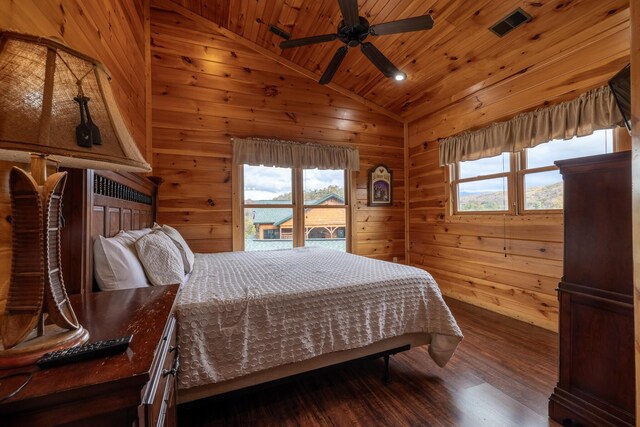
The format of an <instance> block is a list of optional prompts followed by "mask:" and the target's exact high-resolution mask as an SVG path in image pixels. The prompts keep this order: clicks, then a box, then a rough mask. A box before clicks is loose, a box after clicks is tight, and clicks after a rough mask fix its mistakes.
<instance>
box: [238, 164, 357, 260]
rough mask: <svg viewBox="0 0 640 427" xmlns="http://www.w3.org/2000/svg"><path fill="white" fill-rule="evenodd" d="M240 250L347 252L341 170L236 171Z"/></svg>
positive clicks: (259, 168) (248, 168)
mask: <svg viewBox="0 0 640 427" xmlns="http://www.w3.org/2000/svg"><path fill="white" fill-rule="evenodd" d="M239 173H241V174H242V180H239V181H242V182H243V185H242V198H241V200H242V206H241V211H242V212H244V238H243V243H244V250H246V251H253V250H268V249H286V248H292V247H296V246H320V247H327V248H332V249H338V250H342V251H347V248H348V242H347V236H348V233H347V229H348V215H347V211H348V207H349V206H348V198H347V197H346V191H345V189H346V188H348V187H347V173H346V172H345V171H344V170H319V169H290V168H275V167H265V166H249V165H244V166H240V167H239Z"/></svg>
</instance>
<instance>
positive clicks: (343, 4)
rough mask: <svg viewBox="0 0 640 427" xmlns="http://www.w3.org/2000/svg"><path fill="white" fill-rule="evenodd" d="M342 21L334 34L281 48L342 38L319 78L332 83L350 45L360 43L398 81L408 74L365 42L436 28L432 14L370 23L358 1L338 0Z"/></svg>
mask: <svg viewBox="0 0 640 427" xmlns="http://www.w3.org/2000/svg"><path fill="white" fill-rule="evenodd" d="M338 4H339V5H340V11H341V12H342V21H341V22H340V25H338V32H337V33H335V34H323V35H318V36H311V37H304V38H300V39H293V40H287V41H283V42H282V43H280V48H281V49H289V48H293V47H300V46H307V45H311V44H317V43H325V42H330V41H334V40H336V39H337V40H340V41H341V42H342V43H344V44H345V46H341V47H340V48H338V50H337V51H336V53H335V54H334V55H333V58H331V61H330V62H329V65H328V66H327V68H326V70H325V71H324V73H323V74H322V77H320V80H319V83H320V84H323V85H324V84H327V83H329V82H331V80H332V79H333V76H334V75H335V73H336V71H338V68H339V67H340V64H341V63H342V61H343V60H344V57H345V56H346V55H347V51H348V50H349V48H350V47H356V46H358V45H359V46H360V50H361V51H362V53H363V54H364V55H365V56H366V57H367V58H368V59H369V61H371V62H372V63H373V65H375V66H376V67H377V68H378V70H380V72H382V74H384V75H385V76H386V77H389V78H391V77H393V78H394V79H395V80H396V81H402V80H405V79H406V78H407V75H406V74H405V73H403V72H402V71H400V70H399V69H398V68H397V67H396V66H395V65H393V63H392V62H391V61H390V60H389V59H388V58H387V57H386V56H385V55H384V54H383V53H382V52H380V50H378V48H377V47H375V46H374V45H373V44H372V43H370V42H365V39H366V38H367V37H368V36H370V35H371V36H374V37H377V36H382V35H388V34H398V33H407V32H412V31H422V30H430V29H431V28H433V17H432V16H431V15H423V16H415V17H412V18H406V19H400V20H398V21H392V22H385V23H382V24H377V25H369V21H367V20H366V19H365V18H363V17H362V16H360V15H359V14H358V0H338Z"/></svg>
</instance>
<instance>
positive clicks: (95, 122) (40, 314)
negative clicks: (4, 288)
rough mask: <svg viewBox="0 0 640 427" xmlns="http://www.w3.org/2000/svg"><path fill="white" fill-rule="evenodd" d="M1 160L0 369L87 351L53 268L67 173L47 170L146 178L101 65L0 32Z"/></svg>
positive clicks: (35, 39)
mask: <svg viewBox="0 0 640 427" xmlns="http://www.w3.org/2000/svg"><path fill="white" fill-rule="evenodd" d="M0 160H8V161H11V162H19V163H28V162H30V163H31V169H30V173H28V172H26V171H24V170H22V169H20V168H18V167H13V168H12V170H11V173H10V178H9V187H10V193H11V209H12V215H11V221H12V222H11V228H12V236H11V238H12V249H13V251H12V260H11V279H10V282H9V291H8V297H7V303H6V307H5V310H4V313H2V314H1V317H0V322H1V324H0V337H1V338H2V345H1V346H0V368H11V367H16V366H22V365H27V364H31V363H34V362H35V361H36V360H37V359H38V358H40V357H41V356H42V355H43V354H44V353H47V352H50V351H54V350H58V349H62V348H66V347H71V346H74V345H78V344H81V343H84V342H86V341H87V339H88V338H89V334H88V332H87V331H86V330H85V329H84V328H83V327H82V325H80V324H79V323H78V320H77V318H76V316H75V313H74V312H73V308H72V307H71V304H70V303H69V299H68V296H67V293H66V290H65V286H64V279H63V275H62V270H61V262H60V228H61V204H62V194H63V190H64V186H65V182H66V172H60V173H54V174H52V175H51V176H49V177H47V164H48V163H49V164H51V163H55V164H57V165H59V166H64V167H70V168H81V169H107V170H121V171H132V172H148V171H150V170H151V167H150V166H149V164H148V163H147V162H146V161H145V160H144V158H143V157H142V155H141V154H140V151H139V150H138V149H137V147H136V144H135V141H134V140H133V138H132V136H131V134H130V133H129V131H128V129H127V127H126V125H125V123H124V121H123V119H122V117H121V115H120V112H119V110H118V107H117V105H116V102H115V99H114V96H113V93H112V91H111V85H110V77H109V75H108V73H107V71H106V70H105V68H104V67H103V66H102V64H100V63H99V62H98V61H96V60H94V59H92V58H90V57H88V56H86V55H84V54H82V53H79V52H76V51H74V50H72V49H70V48H68V47H66V46H64V45H63V44H60V43H57V42H55V41H53V40H49V39H46V38H41V37H34V36H30V35H25V34H19V33H13V32H8V31H0Z"/></svg>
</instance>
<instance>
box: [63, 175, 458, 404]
mask: <svg viewBox="0 0 640 427" xmlns="http://www.w3.org/2000/svg"><path fill="white" fill-rule="evenodd" d="M77 179H79V180H80V181H84V184H81V187H83V188H85V187H86V188H88V189H89V191H86V192H84V193H82V194H83V197H84V198H85V199H84V200H83V203H85V204H86V205H87V209H86V211H85V212H87V213H88V215H87V216H86V218H85V221H84V222H83V223H82V229H83V230H86V233H87V234H88V235H89V237H88V238H87V239H85V240H86V241H87V242H88V243H90V242H92V241H93V240H94V239H96V238H97V236H105V237H111V236H114V235H115V234H116V233H117V231H119V230H120V229H124V230H135V229H140V228H144V227H149V226H151V225H152V223H153V222H154V221H155V219H156V215H155V195H156V192H157V186H156V184H155V183H154V182H151V181H148V180H146V179H143V178H140V177H137V176H135V175H132V174H114V173H102V172H91V171H88V172H86V173H83V174H82V175H81V177H78V178H77ZM76 185H77V183H76ZM91 189H93V191H92V190H91ZM75 227H78V225H77V224H76V225H75ZM86 246H88V245H80V246H78V247H77V248H75V249H72V250H71V252H70V255H71V257H72V258H73V257H74V256H75V257H78V256H80V255H84V257H85V258H86V259H87V262H85V263H84V264H85V270H87V271H85V273H88V272H90V271H91V270H92V265H91V263H92V262H93V260H92V255H91V254H92V251H91V250H90V248H89V247H86ZM78 251H81V252H82V253H81V254H78V253H75V252H78ZM74 253H75V254H74ZM76 259H77V258H76ZM85 278H86V281H85V282H90V284H89V283H85V285H83V287H84V289H83V291H85V292H88V291H92V290H94V289H95V285H94V283H93V280H92V279H90V278H89V275H88V274H85ZM176 317H177V323H178V341H179V345H180V361H181V364H180V370H179V373H178V384H179V391H178V402H179V403H184V402H189V401H193V400H197V399H201V398H204V397H209V396H214V395H219V394H223V393H227V392H232V391H236V390H240V389H245V388H247V387H252V386H255V385H258V384H263V383H267V382H271V381H275V380H279V379H282V378H286V377H291V376H294V375H297V374H300V373H304V372H309V371H313V370H316V369H319V368H323V367H326V366H330V365H335V364H339V363H342V362H346V361H350V360H355V359H359V358H364V357H366V356H372V355H374V356H378V355H385V356H388V355H389V354H393V353H396V352H399V351H403V350H406V349H409V348H411V347H414V346H419V345H429V354H430V356H431V357H432V358H433V360H434V361H435V362H436V363H437V364H438V365H440V366H444V364H445V363H446V362H447V361H448V360H449V358H450V357H451V355H452V354H453V352H454V351H455V348H456V346H457V345H458V343H459V342H460V340H461V339H462V334H461V332H460V329H459V328H458V326H457V324H456V322H455V320H454V318H453V316H452V315H451V313H450V311H449V309H448V307H447V306H446V304H445V303H444V301H443V299H442V296H441V294H440V291H439V289H438V287H437V285H436V283H435V281H434V280H433V278H432V277H431V276H430V275H429V274H428V273H427V272H425V271H423V270H420V269H417V268H413V267H408V266H404V265H400V264H393V263H389V262H384V261H378V260H374V259H370V258H364V257H360V256H357V255H351V254H345V253H341V252H338V251H333V250H329V249H322V248H297V249H293V250H276V251H266V252H262V253H259V252H247V253H243V252H234V253H222V254H197V255H196V258H195V263H194V269H193V272H192V273H191V275H190V277H189V278H188V280H185V283H184V285H183V286H182V288H181V291H180V296H179V299H178V302H177V306H176Z"/></svg>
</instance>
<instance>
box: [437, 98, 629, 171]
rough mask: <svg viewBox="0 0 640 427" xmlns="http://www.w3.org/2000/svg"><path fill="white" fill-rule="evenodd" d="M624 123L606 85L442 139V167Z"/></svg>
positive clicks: (569, 137) (582, 134)
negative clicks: (558, 102)
mask: <svg viewBox="0 0 640 427" xmlns="http://www.w3.org/2000/svg"><path fill="white" fill-rule="evenodd" d="M622 121H623V118H622V114H621V113H620V110H619V109H618V106H617V105H616V101H615V98H614V97H613V94H612V93H611V90H610V89H609V86H603V87H600V88H597V89H593V90H591V91H589V92H587V93H584V94H582V95H581V96H579V97H578V98H576V99H574V100H571V101H568V102H563V103H560V104H557V105H553V106H551V107H545V108H540V109H538V110H535V111H531V112H528V113H523V114H520V115H518V116H516V117H514V118H512V119H511V120H508V121H506V122H498V123H493V124H492V125H490V126H488V127H486V128H482V129H479V130H476V131H472V132H462V133H459V134H457V135H454V136H451V137H448V138H444V139H442V140H440V166H444V165H447V164H451V163H455V162H459V161H466V160H476V159H480V158H483V157H493V156H497V155H498V154H500V153H504V152H507V151H511V152H516V151H520V150H523V149H525V148H531V147H535V146H536V145H539V144H542V143H544V142H549V141H551V140H554V139H571V138H573V137H574V136H585V135H590V134H592V133H593V132H594V131H596V130H598V129H607V128H613V127H615V126H618V125H619V124H620V123H621V122H622Z"/></svg>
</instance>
